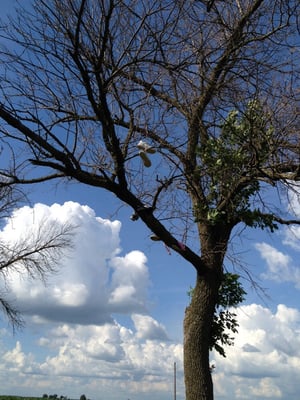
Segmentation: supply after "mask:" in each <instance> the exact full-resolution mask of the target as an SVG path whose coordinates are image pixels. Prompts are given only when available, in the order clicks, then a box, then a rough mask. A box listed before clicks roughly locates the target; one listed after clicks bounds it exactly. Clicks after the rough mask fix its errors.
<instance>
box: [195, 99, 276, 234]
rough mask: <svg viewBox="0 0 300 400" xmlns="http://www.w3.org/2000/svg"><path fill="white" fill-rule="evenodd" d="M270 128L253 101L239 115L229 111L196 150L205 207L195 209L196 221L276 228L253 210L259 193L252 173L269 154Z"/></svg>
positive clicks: (266, 215)
mask: <svg viewBox="0 0 300 400" xmlns="http://www.w3.org/2000/svg"><path fill="white" fill-rule="evenodd" d="M273 131H274V129H273V127H272V126H271V125H270V124H269V121H268V115H266V113H265V112H264V111H263V107H262V106H261V104H260V103H259V101H257V100H254V101H251V102H249V103H248V106H247V108H246V110H245V112H244V114H243V115H242V116H240V115H239V113H238V111H236V110H234V111H231V112H229V114H228V116H227V118H226V120H225V121H224V122H223V124H222V125H221V126H220V133H219V134H218V135H216V136H210V137H209V138H207V140H206V141H205V143H202V145H201V147H200V148H199V149H198V159H199V166H198V170H197V175H198V176H199V179H200V180H201V186H202V187H203V188H204V194H205V197H206V204H199V205H198V207H199V209H198V210H195V214H196V219H198V220H200V219H202V220H203V219H204V220H205V222H206V223H209V224H211V225H216V224H220V223H231V222H235V223H236V222H237V221H239V222H243V223H245V224H246V225H247V226H250V227H254V228H257V227H259V228H261V229H264V228H268V229H270V230H271V231H272V232H273V231H274V230H275V229H277V224H276V222H275V221H274V216H273V215H272V214H265V213H264V212H262V211H261V210H259V209H258V208H254V207H253V204H252V203H253V199H254V198H255V195H256V194H258V193H259V191H260V190H261V186H260V182H259V180H258V179H256V178H255V173H254V172H256V171H258V170H261V169H262V168H263V167H264V166H265V165H266V164H267V162H268V160H269V157H270V154H272V148H273V144H272V136H273Z"/></svg>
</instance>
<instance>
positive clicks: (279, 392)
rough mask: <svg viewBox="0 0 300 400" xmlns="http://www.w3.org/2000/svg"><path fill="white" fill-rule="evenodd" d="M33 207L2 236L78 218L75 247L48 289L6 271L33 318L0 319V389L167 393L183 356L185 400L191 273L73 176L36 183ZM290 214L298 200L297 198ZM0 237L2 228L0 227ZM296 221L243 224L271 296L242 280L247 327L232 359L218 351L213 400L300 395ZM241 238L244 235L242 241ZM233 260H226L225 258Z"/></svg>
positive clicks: (135, 395) (109, 395)
mask: <svg viewBox="0 0 300 400" xmlns="http://www.w3.org/2000/svg"><path fill="white" fill-rule="evenodd" d="M30 192H31V194H30V197H31V200H32V207H25V208H22V209H20V210H18V211H17V212H16V213H15V215H14V216H13V223H12V221H10V220H8V221H7V226H6V228H5V231H4V235H5V238H6V240H10V239H9V238H12V239H11V240H16V237H17V235H16V233H17V234H18V235H21V234H22V232H29V231H30V230H32V229H33V230H34V229H36V227H37V226H38V221H39V219H40V218H42V215H44V214H46V215H48V218H50V220H51V219H53V218H54V219H55V220H56V223H63V222H64V221H66V220H67V221H69V222H73V223H75V224H76V225H78V227H79V228H78V230H77V231H76V235H75V236H74V240H75V248H74V250H73V251H72V252H71V254H68V255H66V256H65V257H64V258H63V259H62V265H61V266H60V272H59V273H57V274H55V275H54V276H51V277H50V278H49V279H48V281H47V285H46V287H44V286H43V285H42V283H41V282H39V281H32V280H30V279H27V277H26V276H24V274H23V275H22V277H21V278H20V277H19V276H18V275H17V274H12V275H11V277H10V278H9V282H10V288H11V293H12V294H13V296H14V298H15V300H16V305H18V306H19V307H20V308H21V309H22V311H23V312H24V316H25V320H26V327H25V328H24V329H23V331H18V332H16V334H15V335H13V334H12V331H11V329H10V328H9V327H8V326H7V323H6V321H5V320H4V319H3V320H2V323H1V328H0V354H1V358H2V364H1V367H0V387H1V393H2V394H16V395H24V396H26V395H28V396H29V395H35V396H40V395H42V394H43V393H47V394H51V393H57V394H59V395H61V394H62V395H68V396H70V397H72V398H79V397H80V395H81V394H82V393H85V394H86V396H88V397H89V398H91V399H102V398H103V399H108V400H110V399H111V400H113V399H122V398H124V399H128V398H129V399H145V400H146V399H150V398H152V399H153V398H160V399H168V398H170V396H171V395H172V388H173V381H172V379H173V375H172V374H173V363H174V362H176V364H177V379H178V381H177V388H178V392H177V397H178V399H184V389H183V372H182V319H183V315H184V309H185V307H186V305H187V304H188V296H187V291H188V289H189V287H190V285H192V284H193V280H194V271H193V269H192V267H190V266H189V265H187V264H185V263H183V262H182V261H181V260H180V258H179V257H178V256H177V255H175V254H174V253H171V255H170V254H169V253H168V251H167V250H166V249H165V247H164V246H163V245H162V244H160V243H157V242H152V241H151V240H150V239H149V234H150V232H148V231H147V229H146V228H144V226H143V225H142V224H141V223H140V222H139V221H136V222H132V221H131V220H130V215H131V211H130V210H129V208H128V207H126V206H124V207H121V208H119V210H118V212H116V210H117V209H118V206H120V204H119V203H118V202H117V200H115V199H114V198H113V197H112V196H111V195H109V194H107V193H104V192H102V191H100V190H98V189H93V188H88V187H85V186H81V185H77V184H73V185H70V186H65V185H64V184H59V185H58V186H55V185H53V183H52V184H43V185H41V186H36V187H35V188H34V190H33V191H30ZM294 205H295V211H296V212H297V208H298V213H300V207H299V205H298V202H297V200H296V198H295V199H294ZM1 236H2V237H4V236H3V233H2V234H1ZM298 238H299V229H296V230H294V231H291V230H290V229H289V230H286V229H283V230H280V231H278V232H276V233H275V234H273V235H270V234H268V233H262V232H259V231H250V230H249V232H246V235H245V236H244V239H243V241H242V242H241V243H240V239H237V240H236V241H237V246H239V247H237V248H239V249H240V250H241V251H242V252H244V256H243V257H244V259H245V262H247V263H248V268H249V269H251V270H252V271H253V276H254V278H255V279H256V280H257V282H258V283H259V284H260V285H261V286H262V287H263V288H266V294H267V295H268V296H269V297H267V296H264V297H262V298H261V297H260V296H259V295H258V294H257V293H256V292H255V291H253V290H252V289H251V288H250V287H249V285H248V283H247V281H243V283H244V284H245V287H246V289H247V291H248V296H247V300H246V301H245V303H244V304H243V305H241V307H240V308H239V309H238V310H237V313H238V318H239V323H240V328H239V334H238V335H237V337H236V340H235V346H234V347H230V348H228V349H227V358H226V359H223V358H221V357H219V356H218V355H216V354H212V357H211V358H212V362H213V363H214V364H215V366H216V369H215V372H214V382H215V392H216V396H215V398H216V399H226V400H227V399H228V400H229V399H232V398H236V399H242V398H243V399H262V398H272V399H275V398H279V399H286V400H287V399H298V393H299V389H300V387H299V386H300V384H299V382H298V378H297V377H298V375H299V368H300V351H299V349H300V346H299V344H300V334H299V333H300V309H299V307H298V300H299V288H300V273H299V271H300V270H299V262H298V257H299V247H300V246H299V239H298ZM239 243H240V244H239ZM227 265H228V266H229V265H230V262H229V261H228V262H227Z"/></svg>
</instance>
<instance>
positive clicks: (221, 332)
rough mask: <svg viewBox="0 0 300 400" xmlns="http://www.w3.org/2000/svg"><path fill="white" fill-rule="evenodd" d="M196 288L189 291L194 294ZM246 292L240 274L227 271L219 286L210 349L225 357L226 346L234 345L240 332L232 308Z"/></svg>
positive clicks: (190, 294)
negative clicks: (235, 335) (235, 337)
mask: <svg viewBox="0 0 300 400" xmlns="http://www.w3.org/2000/svg"><path fill="white" fill-rule="evenodd" d="M193 291H194V289H193V288H191V289H190V290H189V292H188V295H189V297H192V296H193ZM245 295H246V292H245V290H244V289H243V287H242V284H241V283H240V281H239V275H237V274H232V273H230V272H226V273H224V275H223V281H222V283H221V285H220V288H219V294H218V299H217V303H216V309H215V314H214V319H213V324H212V332H211V342H210V346H209V347H210V350H213V349H215V350H216V351H217V352H218V353H219V354H221V355H222V356H223V357H226V354H225V350H224V346H232V345H233V344H234V337H233V336H232V334H235V333H237V332H238V329H237V328H238V326H239V324H238V322H237V319H236V314H235V313H234V312H233V311H232V310H231V309H232V308H234V307H237V306H238V305H239V304H240V303H241V302H242V301H243V300H244V299H245ZM229 308H230V310H229Z"/></svg>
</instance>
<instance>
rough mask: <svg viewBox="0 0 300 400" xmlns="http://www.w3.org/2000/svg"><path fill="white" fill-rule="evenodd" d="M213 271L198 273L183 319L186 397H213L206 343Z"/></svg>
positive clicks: (216, 282)
mask: <svg viewBox="0 0 300 400" xmlns="http://www.w3.org/2000/svg"><path fill="white" fill-rule="evenodd" d="M218 275H219V274H216V271H208V273H206V274H205V275H200V274H198V275H197V281H196V286H195V288H194V291H193V296H192V300H191V304H190V305H189V306H188V307H187V309H186V312H185V319H184V371H185V391H186V400H213V383H212V377H211V370H210V365H209V346H210V337H211V327H212V321H213V316H214V311H215V304H216V299H217V294H218V289H219V286H220V281H221V279H220V280H219V279H218V278H217V276H218Z"/></svg>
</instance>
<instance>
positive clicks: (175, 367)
mask: <svg viewBox="0 0 300 400" xmlns="http://www.w3.org/2000/svg"><path fill="white" fill-rule="evenodd" d="M174 400H176V362H174Z"/></svg>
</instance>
